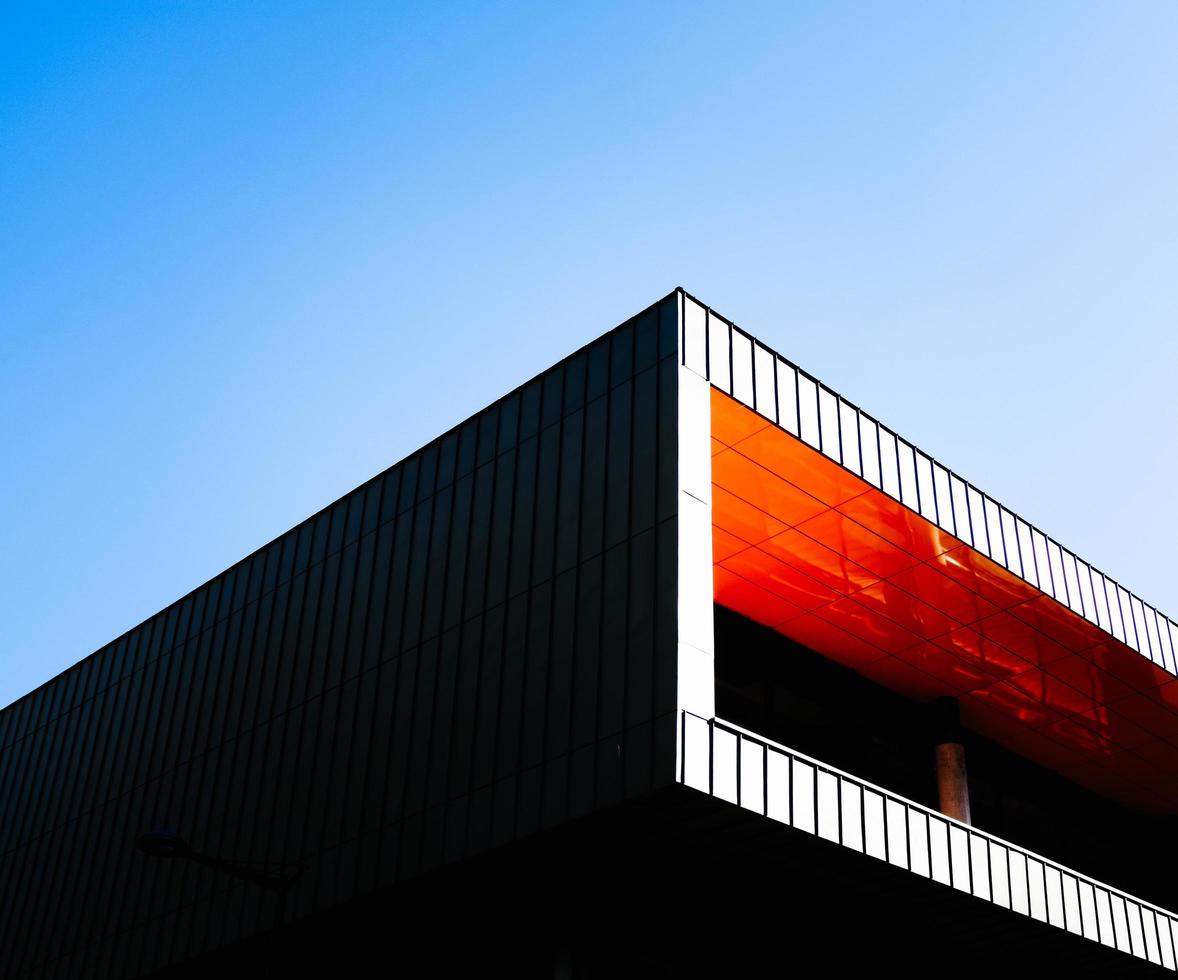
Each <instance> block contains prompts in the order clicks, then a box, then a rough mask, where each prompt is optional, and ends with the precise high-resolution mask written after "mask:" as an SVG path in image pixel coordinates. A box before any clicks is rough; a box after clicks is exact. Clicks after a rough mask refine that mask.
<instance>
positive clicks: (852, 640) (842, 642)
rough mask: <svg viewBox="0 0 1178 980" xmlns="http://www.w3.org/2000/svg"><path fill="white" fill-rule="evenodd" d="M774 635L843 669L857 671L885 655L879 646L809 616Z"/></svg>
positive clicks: (778, 628) (794, 621)
mask: <svg viewBox="0 0 1178 980" xmlns="http://www.w3.org/2000/svg"><path fill="white" fill-rule="evenodd" d="M777 632H778V633H780V634H781V635H782V636H787V637H789V638H790V639H791V640H794V641H796V642H798V643H801V644H802V645H803V646H807V647H809V648H810V649H811V650H821V651H822V653H823V654H824V655H825V656H827V657H830V659H831V660H834V661H837V662H838V663H840V664H842V665H843V666H844V667H851V668H854V669H858V668H859V667H861V666H862V665H863V664H868V663H872V662H873V661H875V660H879V659H880V658H881V657H886V656H887V654H886V653H884V652H883V651H882V650H881V649H880V648H879V647H876V646H872V645H871V644H870V643H868V642H867V641H866V640H862V639H860V638H859V637H857V636H855V635H854V634H853V633H848V632H847V631H846V630H845V629H843V628H842V627H839V626H835V625H833V624H831V623H828V622H826V620H824V619H819V618H818V617H817V616H815V615H813V614H812V613H807V614H806V615H805V616H799V617H798V618H797V619H791V620H790V621H789V622H788V623H782V624H781V625H780V626H778V627H777Z"/></svg>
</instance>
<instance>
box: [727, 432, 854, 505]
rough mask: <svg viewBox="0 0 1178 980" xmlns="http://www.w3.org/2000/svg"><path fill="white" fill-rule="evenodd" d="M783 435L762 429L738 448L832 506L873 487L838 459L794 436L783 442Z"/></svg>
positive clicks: (787, 437)
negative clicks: (839, 462) (845, 467)
mask: <svg viewBox="0 0 1178 980" xmlns="http://www.w3.org/2000/svg"><path fill="white" fill-rule="evenodd" d="M783 434H784V433H782V432H781V430H780V429H776V428H767V429H762V430H761V431H760V432H758V433H756V434H755V435H752V436H749V437H748V438H747V439H745V440H744V441H743V442H741V443H740V445H739V446H738V447H737V448H738V449H739V450H740V452H742V453H744V454H745V455H746V456H748V457H749V458H750V459H755V460H756V461H757V462H758V463H760V464H761V465H762V466H764V467H767V468H768V469H771V470H772V471H773V472H774V473H780V474H781V475H782V476H783V477H785V478H786V479H787V480H789V481H790V482H791V483H794V484H796V485H797V486H799V487H803V488H804V489H805V490H806V491H807V492H808V493H811V494H813V495H814V496H815V497H817V498H818V499H819V500H821V501H822V502H823V503H824V504H826V505H827V506H830V507H834V506H837V505H838V504H842V503H844V502H846V501H850V500H851V499H852V498H854V497H858V496H859V495H860V494H862V493H865V492H867V491H868V490H869V489H870V484H868V483H866V482H864V481H863V480H861V479H860V478H859V477H857V476H855V474H853V473H848V472H847V471H846V470H845V469H843V468H842V467H841V466H840V465H839V464H838V463H836V462H835V461H834V460H832V459H829V458H828V457H826V456H823V455H822V453H818V452H815V451H814V450H813V449H811V448H810V447H809V446H807V445H806V444H805V443H803V442H802V441H801V440H800V439H795V438H794V437H793V436H788V435H787V436H786V439H782V438H781V436H782V435H783Z"/></svg>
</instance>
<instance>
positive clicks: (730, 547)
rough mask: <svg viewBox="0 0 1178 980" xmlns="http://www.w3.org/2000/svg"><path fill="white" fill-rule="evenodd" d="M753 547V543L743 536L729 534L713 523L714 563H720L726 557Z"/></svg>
mask: <svg viewBox="0 0 1178 980" xmlns="http://www.w3.org/2000/svg"><path fill="white" fill-rule="evenodd" d="M751 547H752V545H751V544H749V543H748V542H747V541H745V540H744V539H743V538H738V537H737V536H736V535H735V534H729V533H728V532H727V531H725V530H724V528H722V527H720V526H719V525H718V524H713V525H712V561H713V562H714V563H717V564H718V563H719V562H722V561H723V560H724V559H725V558H731V557H732V556H733V555H736V554H739V553H740V552H742V551H744V550H746V549H748V548H751Z"/></svg>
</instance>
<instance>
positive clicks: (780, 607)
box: [712, 390, 1178, 805]
mask: <svg viewBox="0 0 1178 980" xmlns="http://www.w3.org/2000/svg"><path fill="white" fill-rule="evenodd" d="M712 424H713V432H712V435H713V449H714V450H717V451H716V453H715V455H714V456H713V458H712V463H713V470H712V480H713V504H712V521H713V537H712V546H713V561H714V563H715V564H714V572H715V600H716V601H717V602H718V603H720V604H722V605H725V606H728V607H729V608H731V609H734V610H735V611H736V612H738V613H741V614H743V615H745V616H748V617H749V618H750V619H753V620H754V621H756V622H758V623H762V624H763V625H765V626H768V627H771V628H773V629H775V630H777V631H778V632H779V633H781V634H782V635H784V636H787V637H789V638H791V639H793V640H795V641H796V642H798V643H801V644H803V645H805V646H807V647H809V648H811V649H813V650H816V651H818V652H820V653H822V654H824V655H825V656H828V657H830V658H831V659H833V660H835V661H837V662H839V663H842V664H843V665H845V666H847V667H850V668H852V669H855V670H857V671H859V672H860V673H862V674H863V675H864V676H866V677H868V678H870V679H872V680H874V681H876V682H877V683H880V684H883V685H885V686H887V687H888V688H890V689H892V690H894V691H897V692H898V693H900V694H903V695H905V696H907V697H910V698H914V699H918V700H927V699H928V698H932V697H940V696H957V697H958V698H959V700H960V703H961V705H962V710H963V719H964V718H969V717H972V718H974V720H975V724H976V725H984V726H986V727H984V728H977V729H976V730H978V731H981V732H982V733H983V734H987V733H989V734H990V736H991V737H993V738H995V740H996V741H1000V742H1001V743H1002V744H1004V745H1006V746H1007V747H1008V748H1011V749H1012V750H1014V751H1018V752H1022V753H1023V754H1024V755H1027V756H1028V757H1030V758H1035V759H1036V760H1037V761H1040V762H1042V763H1043V764H1045V765H1051V766H1053V767H1054V768H1057V769H1059V771H1061V772H1064V773H1065V774H1066V775H1068V776H1070V777H1071V778H1074V779H1076V780H1077V781H1080V782H1083V783H1085V785H1089V786H1093V787H1098V788H1099V791H1101V792H1105V791H1107V792H1109V793H1110V794H1111V795H1118V794H1117V793H1116V792H1114V791H1115V789H1116V787H1117V786H1118V785H1120V787H1121V792H1120V793H1119V795H1120V798H1122V799H1125V800H1130V799H1132V800H1145V799H1152V800H1153V801H1154V802H1155V804H1156V802H1157V801H1158V800H1162V799H1171V800H1172V801H1173V802H1174V803H1175V804H1176V805H1178V752H1176V753H1171V749H1170V746H1178V681H1175V680H1174V678H1173V676H1172V675H1170V674H1168V673H1167V672H1165V671H1164V670H1162V669H1161V668H1160V667H1158V666H1157V665H1155V664H1153V663H1151V662H1150V661H1149V660H1148V659H1147V658H1146V657H1143V656H1142V655H1141V654H1139V653H1138V652H1137V651H1135V650H1133V649H1131V648H1130V647H1128V646H1127V645H1126V644H1124V643H1122V642H1120V641H1119V640H1116V639H1114V638H1112V637H1110V636H1109V635H1108V634H1107V633H1106V632H1105V631H1104V630H1102V629H1100V628H1099V627H1098V626H1097V625H1096V624H1094V623H1091V622H1089V621H1088V620H1086V619H1085V618H1084V617H1082V616H1079V615H1077V614H1076V613H1075V612H1073V611H1072V610H1071V609H1069V608H1067V607H1066V606H1065V605H1063V604H1061V603H1059V602H1057V601H1056V600H1055V599H1053V598H1051V597H1050V596H1047V595H1045V594H1044V593H1042V592H1041V591H1040V590H1039V589H1037V588H1035V587H1034V586H1032V585H1030V584H1028V583H1027V582H1025V581H1023V580H1022V579H1021V578H1019V577H1018V576H1017V575H1015V574H1014V573H1012V572H1010V571H1009V570H1007V569H1006V568H1003V567H1002V566H1001V565H999V564H997V563H996V562H994V561H992V560H991V559H989V558H987V557H986V556H984V555H982V554H980V553H979V552H977V551H975V550H974V549H973V548H972V547H970V546H968V545H965V544H963V543H962V542H961V541H959V540H958V539H957V538H955V537H954V536H953V535H950V534H948V533H946V532H945V531H944V530H942V529H941V528H940V527H938V526H937V525H936V524H934V523H932V522H930V521H928V520H926V519H925V518H923V517H921V516H920V515H919V514H917V513H915V512H914V511H912V510H911V509H909V508H908V507H905V506H904V505H902V504H900V503H899V502H898V501H895V500H893V499H892V498H891V497H889V496H888V495H887V494H884V493H882V492H881V491H880V490H878V489H877V488H874V487H872V486H870V485H869V484H868V483H867V482H865V481H864V480H861V479H860V478H859V477H857V476H855V475H854V474H853V473H850V472H848V471H847V470H844V469H843V468H842V467H840V466H838V465H837V464H835V463H834V462H833V461H831V460H830V459H828V458H827V457H825V456H824V455H823V454H821V453H819V452H817V451H816V450H814V449H813V448H812V447H810V446H808V445H806V444H805V443H803V442H802V441H801V440H799V439H797V438H796V437H794V436H792V435H790V434H789V433H787V432H785V431H784V430H782V429H779V428H777V427H776V426H774V425H771V424H770V423H768V422H767V421H766V420H765V419H764V418H762V417H761V416H759V415H757V414H756V413H755V412H753V411H752V410H751V409H748V408H746V407H745V406H743V405H741V404H739V403H738V402H736V401H735V400H734V399H732V398H730V397H729V396H727V395H724V394H723V393H721V392H718V391H716V390H713V392H712ZM733 447H734V448H733ZM754 546H755V547H754ZM966 723H967V724H971V723H970V722H969V721H967V722H966ZM971 727H975V725H973V724H971ZM1122 758H1124V759H1127V760H1128V767H1127V768H1126V769H1125V770H1124V771H1121V770H1120V769H1118V763H1119V761H1120V760H1121V759H1122ZM1118 780H1120V782H1119V784H1118ZM1170 784H1173V785H1172V786H1171V785H1170Z"/></svg>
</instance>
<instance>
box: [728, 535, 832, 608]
mask: <svg viewBox="0 0 1178 980" xmlns="http://www.w3.org/2000/svg"><path fill="white" fill-rule="evenodd" d="M720 564H721V567H723V568H726V569H728V571H730V572H735V573H736V574H737V575H739V576H741V578H744V579H747V580H748V581H750V582H753V583H754V584H756V585H759V586H760V587H761V588H763V589H767V590H768V591H769V592H772V593H773V594H774V595H778V596H781V598H783V599H788V600H789V601H790V602H792V603H793V604H794V605H796V606H800V607H801V608H802V609H805V610H806V611H807V612H809V611H810V610H812V609H817V608H818V607H819V606H825V605H826V604H827V603H829V602H830V601H831V600H833V599H837V598H838V593H837V592H835V591H834V590H833V589H829V588H827V587H826V586H825V585H823V584H822V583H821V582H818V581H816V580H815V579H812V578H810V576H809V575H806V574H805V573H803V572H800V571H798V570H797V569H796V568H794V567H793V566H792V565H787V564H786V563H785V562H783V561H779V560H778V559H776V558H774V557H773V556H772V555H769V554H766V553H765V552H764V551H762V550H761V549H760V548H749V549H748V550H747V551H742V552H740V554H738V555H733V556H732V557H731V558H726V559H725V560H724V561H723V562H721V563H720Z"/></svg>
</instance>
